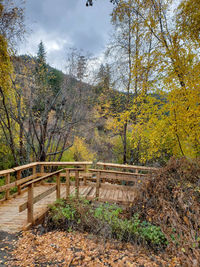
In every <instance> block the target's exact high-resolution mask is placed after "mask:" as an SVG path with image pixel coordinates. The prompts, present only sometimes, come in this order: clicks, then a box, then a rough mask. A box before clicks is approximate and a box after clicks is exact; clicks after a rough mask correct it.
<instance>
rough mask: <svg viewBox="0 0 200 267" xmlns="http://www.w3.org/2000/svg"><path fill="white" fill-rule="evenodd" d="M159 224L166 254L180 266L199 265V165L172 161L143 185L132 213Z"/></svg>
mask: <svg viewBox="0 0 200 267" xmlns="http://www.w3.org/2000/svg"><path fill="white" fill-rule="evenodd" d="M136 212H139V213H140V215H141V217H142V218H143V219H146V220H147V221H151V222H153V223H155V224H157V225H159V226H160V227H161V229H162V231H163V232H164V234H165V236H166V237H167V239H168V241H169V244H168V247H167V252H168V253H172V254H174V253H175V254H176V255H177V256H178V258H181V260H182V266H199V264H200V162H199V161H195V162H190V161H188V160H186V159H185V158H182V159H175V158H172V159H171V160H170V161H169V163H168V164H167V166H166V167H165V168H163V169H162V170H160V172H159V173H158V174H157V175H156V176H155V175H154V176H152V177H150V179H149V180H148V181H147V182H146V183H145V184H144V185H143V188H142V189H141V191H140V194H139V196H138V198H137V200H136V203H134V207H133V208H132V213H136Z"/></svg>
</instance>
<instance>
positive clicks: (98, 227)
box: [48, 197, 167, 249]
mask: <svg viewBox="0 0 200 267" xmlns="http://www.w3.org/2000/svg"><path fill="white" fill-rule="evenodd" d="M96 205H97V204H96ZM48 222H49V223H50V224H52V223H53V228H54V229H55V228H57V227H58V228H62V229H63V228H64V229H65V230H68V231H69V230H80V231H88V232H92V233H94V234H99V235H103V236H104V237H106V238H108V237H110V238H116V239H118V240H121V241H129V242H134V241H137V242H142V243H145V244H146V245H149V246H151V247H153V248H156V249H157V248H164V247H166V245H167V240H166V238H165V235H164V234H163V233H162V231H161V228H160V227H158V226H155V225H153V224H151V223H149V222H146V221H143V222H142V221H141V220H140V219H139V214H135V215H134V216H132V217H131V218H123V209H122V208H121V207H119V206H117V205H110V204H108V203H104V204H98V205H97V206H95V204H92V203H90V201H88V200H86V199H84V198H83V199H80V200H79V201H77V200H76V199H74V198H73V197H70V199H69V200H68V201H65V200H60V201H57V202H56V203H55V205H52V206H51V208H50V213H49V218H48ZM50 230H52V227H51V229H50Z"/></svg>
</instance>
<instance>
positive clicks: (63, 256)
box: [0, 231, 180, 267]
mask: <svg viewBox="0 0 200 267" xmlns="http://www.w3.org/2000/svg"><path fill="white" fill-rule="evenodd" d="M0 241H1V243H0V244H1V245H0V266H2V267H3V266H22V267H23V266H24V267H27V266H29V267H32V266H38V267H39V266H41V267H47V266H55V267H57V266H58V267H59V266H60V267H61V266H62V267H73V266H89V267H92V266H94V267H98V266H111V267H121V266H132V267H133V266H134V267H135V266H137V267H147V266H148V267H154V266H159V267H161V266H180V265H178V262H177V259H176V258H173V259H170V260H166V258H165V257H164V254H163V253H159V254H154V253H152V251H149V250H147V249H145V248H143V247H141V246H138V245H132V244H129V243H122V242H119V241H115V240H109V241H106V240H103V239H102V238H99V237H98V236H95V235H91V234H87V233H80V232H70V233H67V232H60V231H55V232H48V233H45V234H41V233H36V232H34V231H26V232H22V233H21V234H9V233H6V232H1V233H0ZM164 258H165V259H164Z"/></svg>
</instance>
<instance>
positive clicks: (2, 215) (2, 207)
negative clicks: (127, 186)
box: [0, 184, 135, 232]
mask: <svg viewBox="0 0 200 267" xmlns="http://www.w3.org/2000/svg"><path fill="white" fill-rule="evenodd" d="M51 186H52V185H46V184H45V185H38V186H36V187H34V197H35V196H37V195H39V194H41V193H43V192H44V191H46V190H47V189H48V187H49V188H50V187H51ZM70 194H72V195H74V194H75V187H74V186H71V187H70ZM95 194H96V188H95V186H94V187H93V186H84V185H81V186H80V187H79V195H80V196H83V197H86V198H88V199H91V200H92V199H95ZM65 195H66V187H65V185H61V198H65ZM134 197H135V193H134V190H123V189H120V188H116V189H114V190H113V188H111V189H109V188H106V189H104V188H100V190H99V199H98V200H99V201H108V202H116V203H118V202H121V203H124V204H125V203H126V204H127V203H128V202H133V200H134ZM55 200H56V191H54V192H53V193H51V194H50V195H48V196H46V197H45V198H43V199H42V200H40V201H39V202H37V203H36V204H34V218H37V217H39V216H41V215H42V214H44V213H45V212H46V210H47V208H48V205H49V204H52V203H53V202H54V201H55ZM25 202H27V192H22V193H21V194H20V195H18V196H16V197H15V198H12V199H10V200H7V201H5V202H3V203H2V204H0V231H8V232H18V231H21V230H22V229H24V227H25V226H26V225H27V210H24V211H23V212H20V213H19V206H20V205H21V204H23V203H25Z"/></svg>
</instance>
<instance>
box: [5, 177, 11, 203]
mask: <svg viewBox="0 0 200 267" xmlns="http://www.w3.org/2000/svg"><path fill="white" fill-rule="evenodd" d="M5 183H6V184H9V183H10V173H8V174H6V177H5ZM9 197H10V189H7V190H6V195H5V199H6V200H7V199H9Z"/></svg>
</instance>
